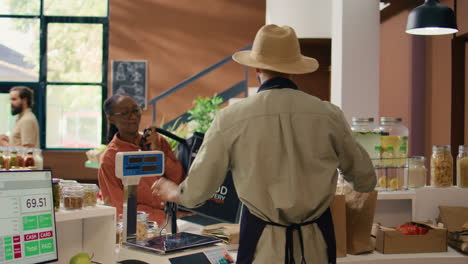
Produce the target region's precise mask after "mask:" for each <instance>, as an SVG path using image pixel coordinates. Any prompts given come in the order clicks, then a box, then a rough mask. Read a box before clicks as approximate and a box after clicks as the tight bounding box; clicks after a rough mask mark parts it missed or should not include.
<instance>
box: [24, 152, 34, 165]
mask: <svg viewBox="0 0 468 264" xmlns="http://www.w3.org/2000/svg"><path fill="white" fill-rule="evenodd" d="M24 167H26V168H30V169H33V168H35V167H34V157H33V152H32V150H28V151H27V154H26V156H25V158H24Z"/></svg>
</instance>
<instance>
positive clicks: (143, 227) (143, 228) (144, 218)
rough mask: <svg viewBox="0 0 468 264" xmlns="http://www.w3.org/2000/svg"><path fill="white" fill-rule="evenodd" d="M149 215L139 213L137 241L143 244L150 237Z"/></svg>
mask: <svg viewBox="0 0 468 264" xmlns="http://www.w3.org/2000/svg"><path fill="white" fill-rule="evenodd" d="M147 222H148V213H145V212H142V211H138V212H137V226H136V241H137V242H141V241H144V240H145V239H146V236H147V235H148V223H147Z"/></svg>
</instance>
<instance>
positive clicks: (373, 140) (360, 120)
mask: <svg viewBox="0 0 468 264" xmlns="http://www.w3.org/2000/svg"><path fill="white" fill-rule="evenodd" d="M351 130H352V131H353V135H354V138H355V139H356V141H357V142H358V143H359V144H361V146H362V147H363V148H364V149H365V150H366V151H367V153H368V154H369V156H370V157H371V159H378V158H379V157H376V155H375V146H380V133H379V132H378V131H377V130H376V127H375V125H374V118H372V117H353V118H352V126H351Z"/></svg>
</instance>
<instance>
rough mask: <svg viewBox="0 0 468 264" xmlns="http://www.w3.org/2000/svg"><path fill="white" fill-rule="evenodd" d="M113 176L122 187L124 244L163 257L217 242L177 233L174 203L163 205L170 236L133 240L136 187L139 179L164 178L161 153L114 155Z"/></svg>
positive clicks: (216, 240)
mask: <svg viewBox="0 0 468 264" xmlns="http://www.w3.org/2000/svg"><path fill="white" fill-rule="evenodd" d="M115 174H116V176H117V177H118V178H120V179H122V184H123V185H124V199H123V201H124V206H123V207H124V215H123V216H124V219H123V220H124V232H123V240H124V243H125V244H126V245H129V246H132V247H137V248H141V249H145V250H149V251H152V252H156V253H158V254H166V253H172V252H177V251H181V250H187V249H191V248H197V247H201V246H207V245H212V244H216V243H219V242H221V240H220V239H216V238H212V237H206V236H201V235H195V234H191V233H186V232H179V233H177V224H176V212H177V205H176V204H175V203H167V204H166V208H167V209H169V210H167V213H168V214H169V215H170V216H171V223H172V230H171V232H172V234H169V235H162V236H156V237H153V238H152V239H148V240H145V241H143V242H141V241H138V243H137V241H136V215H137V187H138V183H139V182H140V179H141V178H142V177H151V176H163V177H164V153H163V152H161V151H133V152H118V153H117V155H116V157H115Z"/></svg>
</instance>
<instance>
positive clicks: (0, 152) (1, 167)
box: [0, 147, 5, 170]
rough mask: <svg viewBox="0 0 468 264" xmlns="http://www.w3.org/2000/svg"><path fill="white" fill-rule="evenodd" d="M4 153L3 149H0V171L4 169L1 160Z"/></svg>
mask: <svg viewBox="0 0 468 264" xmlns="http://www.w3.org/2000/svg"><path fill="white" fill-rule="evenodd" d="M4 151H5V147H0V170H4V169H5V162H4V160H3V152H4Z"/></svg>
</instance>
